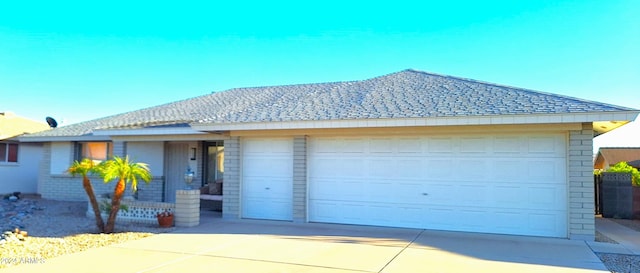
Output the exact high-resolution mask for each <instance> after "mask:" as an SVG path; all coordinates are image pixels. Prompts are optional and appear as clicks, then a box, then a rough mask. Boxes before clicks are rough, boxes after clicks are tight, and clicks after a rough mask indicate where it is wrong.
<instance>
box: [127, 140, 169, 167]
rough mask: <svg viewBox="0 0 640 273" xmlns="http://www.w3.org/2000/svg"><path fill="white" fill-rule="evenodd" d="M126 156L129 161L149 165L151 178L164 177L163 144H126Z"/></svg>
mask: <svg viewBox="0 0 640 273" xmlns="http://www.w3.org/2000/svg"><path fill="white" fill-rule="evenodd" d="M127 155H129V159H130V160H133V161H135V162H142V163H147V164H149V169H151V174H152V175H153V176H162V175H164V142H162V141H154V142H127Z"/></svg>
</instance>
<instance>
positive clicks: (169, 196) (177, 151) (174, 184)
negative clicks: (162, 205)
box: [164, 143, 189, 203]
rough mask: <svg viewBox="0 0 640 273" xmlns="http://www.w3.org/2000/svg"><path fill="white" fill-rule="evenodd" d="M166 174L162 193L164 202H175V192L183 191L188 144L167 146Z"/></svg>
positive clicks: (187, 160) (187, 164) (187, 161)
mask: <svg viewBox="0 0 640 273" xmlns="http://www.w3.org/2000/svg"><path fill="white" fill-rule="evenodd" d="M166 164H167V168H166V170H167V172H166V174H165V175H166V182H165V183H166V184H165V185H166V187H165V191H164V200H165V202H171V203H175V202H176V190H179V189H184V188H185V186H186V184H185V183H184V172H185V171H186V169H187V167H188V166H189V144H187V143H169V144H167V162H166Z"/></svg>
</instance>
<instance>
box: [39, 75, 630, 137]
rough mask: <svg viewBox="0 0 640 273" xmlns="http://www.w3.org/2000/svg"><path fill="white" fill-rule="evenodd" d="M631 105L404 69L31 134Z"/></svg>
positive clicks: (233, 92) (231, 95) (208, 99)
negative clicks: (612, 103) (183, 125)
mask: <svg viewBox="0 0 640 273" xmlns="http://www.w3.org/2000/svg"><path fill="white" fill-rule="evenodd" d="M607 111H635V110H634V109H630V108H626V107H620V106H614V105H609V104H605V103H599V102H593V101H587V100H582V99H578V98H572V97H567V96H562V95H556V94H550V93H543V92H537V91H532V90H527V89H522V88H515V87H508V86H502V85H498V84H492V83H485V82H480V81H475V80H469V79H464V78H457V77H451V76H444V75H438V74H432V73H427V72H422V71H416V70H404V71H400V72H397V73H392V74H388V75H384V76H380V77H376V78H372V79H368V80H361V81H350V82H333V83H317V84H298V85H283V86H267V87H253V88H236V89H230V90H227V91H223V92H215V93H212V94H207V95H204V96H199V97H195V98H191V99H186V100H182V101H177V102H173V103H168V104H164V105H160V106H155V107H150V108H146V109H142V110H137V111H132V112H128V113H123V114H118V115H114V116H110V117H106V118H101V119H96V120H91V121H87V122H82V123H78V124H73V125H68V126H64V127H60V128H57V129H55V130H49V131H45V132H41V133H36V134H33V135H30V136H38V137H46V136H81V135H86V134H90V133H91V132H92V131H93V130H96V129H117V128H140V127H148V126H154V125H167V124H184V123H191V124H193V123H213V124H216V123H219V124H233V123H247V122H279V121H316V120H345V119H349V120H350V119H385V118H425V117H430V118H433V117H466V116H495V115H525V114H568V113H589V112H607Z"/></svg>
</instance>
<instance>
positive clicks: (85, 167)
mask: <svg viewBox="0 0 640 273" xmlns="http://www.w3.org/2000/svg"><path fill="white" fill-rule="evenodd" d="M67 172H68V173H70V174H71V175H73V176H75V175H77V174H80V175H82V187H83V188H84V191H85V192H86V193H87V196H88V197H89V203H90V204H91V208H93V214H94V215H95V216H96V226H97V227H98V230H100V232H104V221H103V220H102V215H101V214H100V205H99V204H98V201H97V200H96V195H95V193H94V192H93V186H92V185H91V180H89V176H88V175H89V173H95V172H96V168H95V165H94V164H93V161H92V160H90V159H88V158H85V159H83V160H82V161H77V160H76V161H74V162H73V164H71V166H69V169H67Z"/></svg>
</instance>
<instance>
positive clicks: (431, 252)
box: [0, 220, 608, 273]
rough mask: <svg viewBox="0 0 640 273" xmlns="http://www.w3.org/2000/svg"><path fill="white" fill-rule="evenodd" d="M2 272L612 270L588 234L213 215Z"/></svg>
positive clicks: (390, 272) (388, 272)
mask: <svg viewBox="0 0 640 273" xmlns="http://www.w3.org/2000/svg"><path fill="white" fill-rule="evenodd" d="M0 272H21V273H23V272H51V273H53V272H65V273H66V272H94V273H100V272H109V273H113V272H185V273H187V272H188V273H194V272H331V273H332V272H360V273H362V272H385V273H393V272H608V271H607V270H606V268H605V267H604V265H603V264H602V263H601V262H600V260H599V259H598V257H597V256H596V255H595V254H594V253H593V252H592V251H591V249H590V248H589V247H588V246H587V244H586V243H585V242H583V241H570V240H565V239H549V238H537V237H523V236H503V235H489V234H472V233H461V232H441V231H427V230H418V229H398V228H380V227H363V226H349V225H330V224H296V223H285V222H272V221H250V220H233V221H229V220H215V221H209V222H207V223H202V224H201V225H200V226H198V227H194V228H183V229H178V230H176V231H175V232H173V233H166V234H159V235H156V236H151V237H147V238H143V239H140V240H136V241H130V242H125V243H122V244H117V245H111V246H107V247H101V248H95V249H90V250H87V251H84V252H79V253H74V254H69V255H64V256H60V257H57V258H53V259H49V260H46V261H45V262H44V263H43V264H30V265H29V264H23V265H20V266H16V267H11V268H7V269H5V270H4V271H0Z"/></svg>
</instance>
